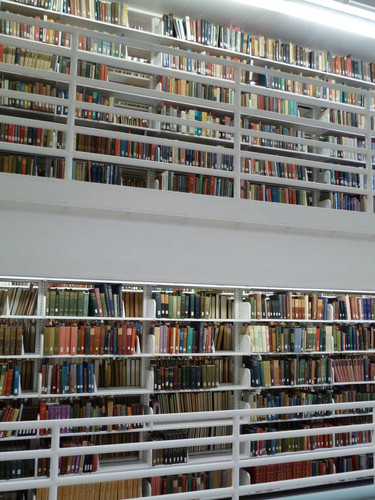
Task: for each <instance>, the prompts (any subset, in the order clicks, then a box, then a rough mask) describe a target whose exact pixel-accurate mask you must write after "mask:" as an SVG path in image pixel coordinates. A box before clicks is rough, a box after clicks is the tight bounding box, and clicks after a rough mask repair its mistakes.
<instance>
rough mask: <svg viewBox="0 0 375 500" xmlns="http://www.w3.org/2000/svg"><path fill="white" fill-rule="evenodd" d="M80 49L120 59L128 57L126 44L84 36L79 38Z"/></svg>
mask: <svg viewBox="0 0 375 500" xmlns="http://www.w3.org/2000/svg"><path fill="white" fill-rule="evenodd" d="M78 49H79V50H86V51H87V52H94V53H95V54H101V55H103V56H111V57H119V58H120V59H125V58H126V56H127V47H126V45H124V44H121V43H117V42H109V41H108V40H101V39H99V38H92V37H88V36H83V35H80V36H79V39H78Z"/></svg>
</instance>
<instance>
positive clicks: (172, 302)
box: [152, 291, 233, 319]
mask: <svg viewBox="0 0 375 500" xmlns="http://www.w3.org/2000/svg"><path fill="white" fill-rule="evenodd" d="M152 296H153V299H154V300H155V302H156V317H157V318H170V319H172V318H173V319H175V318H176V319H180V318H181V319H183V318H196V319H200V318H201V319H211V318H217V319H231V318H232V309H233V297H230V296H227V295H221V294H219V293H214V292H211V293H206V292H202V293H196V292H192V293H184V292H182V291H174V292H173V293H167V292H162V291H153V292H152Z"/></svg>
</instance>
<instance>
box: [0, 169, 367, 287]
mask: <svg viewBox="0 0 375 500" xmlns="http://www.w3.org/2000/svg"><path fill="white" fill-rule="evenodd" d="M3 177H4V176H3ZM8 177H9V176H8ZM14 177H16V176H14ZM18 181H20V183H19V182H18ZM24 181H26V182H24ZM31 181H35V179H27V178H26V179H25V178H23V179H21V178H17V179H16V180H15V184H13V180H12V182H11V183H9V182H8V178H7V181H6V182H7V183H8V186H7V187H6V186H5V185H4V184H3V183H2V184H1V186H2V187H0V194H1V200H0V209H1V211H0V234H1V243H0V273H1V275H6V276H36V277H39V276H40V277H51V276H54V277H59V278H82V279H108V280H111V279H113V280H115V279H120V280H134V281H137V280H139V281H159V282H181V283H201V284H228V285H229V284H232V285H253V286H257V285H258V286H263V285H264V286H280V287H306V288H310V287H311V288H333V289H354V290H355V289H358V290H375V266H374V265H373V259H374V236H373V234H372V231H371V227H369V228H368V230H366V227H365V226H364V225H363V221H364V220H365V219H366V217H368V216H369V217H370V219H369V220H370V222H371V223H372V221H373V215H371V214H369V215H368V216H367V215H366V214H363V215H362V214H344V215H349V219H350V216H353V215H356V216H357V219H356V220H357V221H360V222H358V223H357V228H354V227H352V229H351V231H348V232H345V231H337V230H333V229H332V230H329V227H328V226H327V224H328V222H327V220H328V219H329V217H328V219H327V217H325V218H323V217H321V215H322V214H323V215H324V214H326V216H329V215H330V212H328V211H327V210H320V209H303V210H301V211H300V210H299V209H298V207H281V206H276V207H275V206H273V207H269V206H265V205H264V204H261V203H257V202H253V203H251V202H250V204H249V205H247V203H246V201H244V202H242V201H241V200H239V201H238V203H244V204H243V205H242V207H246V208H247V207H248V206H249V208H251V207H253V208H254V207H255V208H254V210H261V209H262V208H264V209H265V211H264V210H263V212H261V213H262V214H263V215H262V216H263V217H265V212H266V215H267V211H268V210H269V209H270V208H271V209H272V210H273V216H272V211H271V212H270V213H268V215H267V216H268V218H269V224H267V223H266V220H265V219H263V223H262V224H257V223H256V222H254V220H255V221H256V219H257V217H256V213H252V211H251V210H249V213H248V214H247V215H246V214H245V216H242V217H237V219H236V217H235V214H232V215H231V220H229V219H228V217H227V218H224V217H223V216H222V215H220V212H219V213H218V216H217V217H216V219H215V220H213V218H211V219H205V218H204V217H198V216H197V215H196V213H195V212H194V210H193V209H192V207H189V206H186V207H185V208H184V209H183V205H184V203H182V204H181V203H180V206H178V205H176V204H175V196H172V197H167V199H166V202H165V198H164V197H163V198H160V199H159V201H160V203H159V204H156V205H155V203H156V201H155V200H157V198H155V199H152V196H154V197H155V196H156V197H157V196H158V195H160V194H161V195H164V194H167V195H168V194H172V195H173V193H158V192H153V191H151V192H149V191H148V190H132V189H130V190H127V196H125V198H124V199H122V198H121V196H122V195H123V193H124V192H123V191H121V188H120V190H119V191H116V190H114V191H113V193H114V194H116V193H120V194H121V196H120V197H119V198H118V199H116V197H114V199H115V201H114V202H113V197H111V200H112V204H111V201H110V200H109V197H107V202H106V199H102V200H103V201H102V204H99V203H97V202H95V205H93V199H92V194H93V191H92V190H91V189H90V188H96V186H90V185H84V184H83V183H66V182H60V183H58V184H59V185H58V188H57V190H56V192H53V189H52V190H51V189H48V187H50V186H49V184H48V182H46V183H43V182H42V183H38V180H37V179H36V181H37V182H36V183H35V182H31ZM48 181H49V180H48ZM30 182H31V185H30ZM67 184H68V187H69V185H70V186H71V185H72V184H78V187H80V189H81V191H80V194H81V198H77V197H76V193H74V189H73V193H72V190H71V189H70V190H68V191H66V192H64V189H65V187H66V185H67ZM30 186H31V187H30ZM38 186H39V187H38ZM40 186H42V187H43V186H44V188H45V189H44V191H43V189H42V190H41V191H40V189H41V188H40ZM52 186H56V184H52ZM76 187H77V186H74V188H76ZM2 188H3V189H2ZM31 188H35V189H31ZM61 188H63V189H61ZM87 188H89V189H88V190H87ZM99 188H100V189H101V188H103V186H99ZM104 188H107V194H108V188H109V189H111V187H108V186H104ZM38 189H39V192H38V191H37V190H38ZM12 190H14V191H12ZM85 190H87V191H85ZM94 191H95V189H94ZM134 191H135V195H137V196H138V199H139V203H140V207H141V206H142V207H143V212H141V211H140V210H138V211H137V210H136V207H135V208H134V206H133V209H130V208H129V207H128V206H127V204H126V200H127V202H129V203H131V204H133V205H134V204H135V199H136V198H134V200H133V199H131V196H133V195H134ZM58 193H60V194H59V195H58ZM87 193H88V195H87ZM129 193H130V194H129ZM96 194H98V193H96ZM85 195H87V197H85ZM17 196H18V198H19V199H18V201H17V200H15V199H14V198H15V197H17ZM70 196H73V198H69V197H70ZM149 196H151V199H150V198H149ZM129 197H130V198H129ZM187 198H188V199H189V202H190V197H189V196H187V197H184V196H178V195H177V200H178V199H179V200H180V202H181V199H183V200H184V199H185V200H186V199H187ZM200 198H204V197H201V196H195V197H193V199H192V203H193V205H194V206H195V210H198V212H197V213H199V211H200V210H201V208H202V207H200V206H199V203H200V202H201V201H202V200H200ZM74 199H76V201H77V200H78V201H79V205H80V206H79V207H78V206H77V203H74ZM150 200H151V202H150ZM203 201H204V200H203ZM215 201H216V200H215ZM220 201H221V200H217V202H218V203H219V206H221V204H220ZM230 201H231V200H230ZM105 202H106V203H105ZM206 202H207V201H204V203H206ZM113 203H114V204H113ZM149 203H151V205H153V206H154V211H152V210H151V208H150V209H149V210H148V211H147V210H146V208H147V206H148V204H149ZM116 204H118V206H117V205H116ZM193 205H192V206H193ZM197 205H198V206H197ZM267 205H271V204H267ZM95 206H96V208H95ZM228 206H230V205H228ZM168 207H169V210H170V213H168ZM208 208H211V209H212V207H210V206H208ZM284 208H287V209H288V210H289V212H288V211H287V212H285V213H283V209H284ZM181 210H186V211H187V213H188V212H189V210H190V213H191V217H190V218H189V216H187V213H183V212H181ZM254 210H253V211H254ZM306 210H308V212H305V211H306ZM158 212H159V213H158ZM314 212H316V213H315V214H314ZM288 213H289V216H288ZM301 213H308V215H309V217H310V216H311V213H312V214H313V216H314V217H317V216H320V224H321V226H322V227H323V228H324V230H323V229H322V228H320V229H319V218H318V219H317V220H316V227H315V228H314V227H313V225H312V220H310V221H309V224H310V227H309V228H304V227H303V225H302V224H301V222H300V227H294V226H293V225H292V222H293V221H292V220H291V217H292V216H294V215H295V214H296V215H295V216H296V217H298V220H299V221H300V215H301ZM290 214H292V215H290ZM338 215H339V216H342V214H338ZM286 216H288V217H287V219H288V220H289V224H287V222H285V220H284V219H285V217H286ZM220 217H221V218H220ZM246 217H247V218H246ZM362 217H363V218H362ZM253 218H254V220H253ZM283 218H284V219H283ZM287 219H286V220H287ZM283 220H284V222H283ZM336 222H337V224H338V221H336ZM276 223H277V224H278V225H277V224H276ZM361 224H362V226H361ZM296 225H297V219H296ZM354 229H356V231H358V232H357V233H355V232H353V230H354Z"/></svg>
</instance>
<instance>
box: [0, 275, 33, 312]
mask: <svg viewBox="0 0 375 500" xmlns="http://www.w3.org/2000/svg"><path fill="white" fill-rule="evenodd" d="M3 293H4V291H3ZM6 295H7V302H8V304H6V303H5V304H3V309H2V312H1V311H0V313H2V314H6V313H7V310H8V311H9V314H11V315H16V316H18V315H25V316H29V315H33V314H35V311H36V305H37V300H38V289H37V288H34V285H33V283H31V284H30V285H29V287H28V288H10V289H9V290H8V291H6ZM4 306H5V307H4Z"/></svg>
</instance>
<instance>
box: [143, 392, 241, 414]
mask: <svg viewBox="0 0 375 500" xmlns="http://www.w3.org/2000/svg"><path fill="white" fill-rule="evenodd" d="M232 399H233V397H232V394H231V392H230V391H213V392H186V393H179V392H174V393H171V394H168V393H164V394H153V395H152V396H151V398H150V407H151V408H152V410H153V412H154V413H155V414H159V413H190V412H197V411H222V410H230V409H231V408H232Z"/></svg>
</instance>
